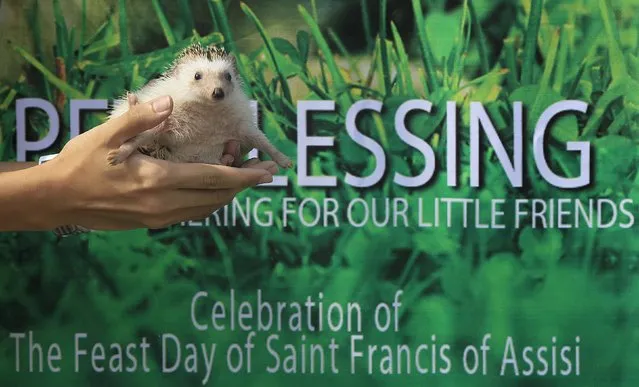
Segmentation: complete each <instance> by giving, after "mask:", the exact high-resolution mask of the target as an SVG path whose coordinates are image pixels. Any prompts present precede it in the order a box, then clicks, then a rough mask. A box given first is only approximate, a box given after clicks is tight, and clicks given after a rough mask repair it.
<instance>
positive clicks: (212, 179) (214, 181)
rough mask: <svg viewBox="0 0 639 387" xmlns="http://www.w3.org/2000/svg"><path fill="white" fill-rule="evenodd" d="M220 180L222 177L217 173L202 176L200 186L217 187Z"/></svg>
mask: <svg viewBox="0 0 639 387" xmlns="http://www.w3.org/2000/svg"><path fill="white" fill-rule="evenodd" d="M221 182H222V179H221V178H220V176H218V175H217V174H211V175H204V176H202V186H203V187H207V188H215V187H218V186H219V185H220V184H221Z"/></svg>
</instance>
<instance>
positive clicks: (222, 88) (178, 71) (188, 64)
mask: <svg viewBox="0 0 639 387" xmlns="http://www.w3.org/2000/svg"><path fill="white" fill-rule="evenodd" d="M172 75H173V76H175V77H176V78H177V79H178V81H179V83H180V84H181V85H187V87H188V90H189V94H191V96H192V97H193V98H194V99H196V100H199V101H202V102H205V103H206V102H208V103H223V102H225V101H229V100H233V99H234V97H235V96H236V92H237V91H238V90H239V89H240V87H239V86H240V84H239V77H238V72H237V68H236V66H235V58H234V57H233V56H232V55H229V54H227V53H226V52H224V51H223V50H221V49H218V48H207V49H205V48H203V47H201V46H199V45H194V46H191V47H189V48H187V49H186V50H185V51H183V52H182V54H181V56H180V57H179V58H178V60H177V62H176V64H175V66H174V70H173V71H172Z"/></svg>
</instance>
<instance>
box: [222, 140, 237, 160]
mask: <svg viewBox="0 0 639 387" xmlns="http://www.w3.org/2000/svg"><path fill="white" fill-rule="evenodd" d="M223 154H225V155H231V156H233V159H235V160H237V159H239V158H240V143H239V142H238V141H235V140H231V141H229V142H227V143H226V144H225V145H224V152H223Z"/></svg>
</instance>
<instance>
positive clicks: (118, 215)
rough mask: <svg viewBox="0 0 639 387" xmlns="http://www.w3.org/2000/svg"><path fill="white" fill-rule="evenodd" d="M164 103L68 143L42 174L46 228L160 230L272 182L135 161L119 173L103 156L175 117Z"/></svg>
mask: <svg viewBox="0 0 639 387" xmlns="http://www.w3.org/2000/svg"><path fill="white" fill-rule="evenodd" d="M172 109H173V101H172V100H171V98H169V97H163V98H158V99H156V100H154V101H151V102H149V103H145V104H138V105H135V106H133V107H132V108H131V109H130V110H129V111H128V112H127V113H125V114H124V115H122V116H121V117H117V118H114V119H112V120H110V121H108V122H106V123H104V124H102V125H99V126H98V127H96V128H93V129H92V130H90V131H88V132H86V133H83V134H81V135H80V136H77V137H75V138H73V139H72V140H71V141H69V142H68V143H67V144H66V145H65V147H64V148H63V149H62V151H61V152H60V154H59V155H58V156H57V157H55V158H54V159H52V160H51V161H49V162H47V163H46V164H43V165H41V166H39V167H37V168H40V170H41V171H42V175H43V176H46V177H47V179H48V182H49V184H48V187H50V188H51V192H50V195H49V196H48V197H50V201H51V202H52V204H54V205H52V206H51V208H49V215H50V216H48V218H50V219H52V222H54V223H55V224H51V227H58V226H61V225H72V224H73V225H79V226H83V227H86V228H89V229H93V230H121V229H132V228H140V227H148V228H161V227H166V226H169V225H172V224H176V223H179V222H181V221H186V220H195V219H203V218H206V217H208V216H209V215H210V214H212V213H213V212H214V211H215V210H217V209H219V208H221V207H223V206H225V205H227V204H228V203H230V202H231V201H232V200H233V198H234V197H235V195H236V194H237V193H239V192H240V191H242V190H244V189H246V188H249V187H251V186H255V185H257V184H264V183H269V182H271V181H272V180H273V175H272V173H271V172H270V170H271V169H272V163H265V164H261V163H253V164H251V166H250V167H247V168H233V167H230V166H222V165H206V164H196V163H171V162H168V161H165V160H158V159H154V158H151V157H148V156H145V155H142V154H139V153H135V154H133V155H131V156H130V157H129V158H127V160H126V161H125V162H123V163H121V164H118V165H116V166H111V165H110V164H109V163H108V161H107V155H108V153H109V152H110V151H111V150H113V149H116V148H118V147H119V146H120V145H121V144H122V143H124V142H126V141H127V140H128V139H130V138H132V137H133V136H135V135H137V134H139V133H141V132H143V131H145V130H148V129H151V128H153V127H155V126H156V125H158V124H160V123H161V122H163V121H164V120H165V119H166V118H167V117H168V116H169V115H170V114H171V112H172Z"/></svg>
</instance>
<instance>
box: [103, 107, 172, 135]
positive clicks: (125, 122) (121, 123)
mask: <svg viewBox="0 0 639 387" xmlns="http://www.w3.org/2000/svg"><path fill="white" fill-rule="evenodd" d="M172 111H173V99H172V98H171V97H170V96H168V95H167V96H163V97H159V98H156V99H154V100H152V101H149V102H146V103H143V104H135V105H129V110H128V111H127V112H126V113H124V114H122V115H120V116H118V117H115V118H113V119H111V120H110V121H109V122H108V123H107V126H108V129H107V131H108V132H109V133H108V134H107V136H109V139H108V140H109V145H112V146H116V147H118V146H120V145H122V144H123V143H125V142H126V141H127V140H129V139H130V138H132V137H134V136H136V135H138V134H140V133H142V132H144V131H145V130H149V129H153V128H154V127H156V126H157V125H159V124H161V123H162V122H163V121H164V120H166V118H167V117H168V116H169V115H170V114H171V112H172Z"/></svg>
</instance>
